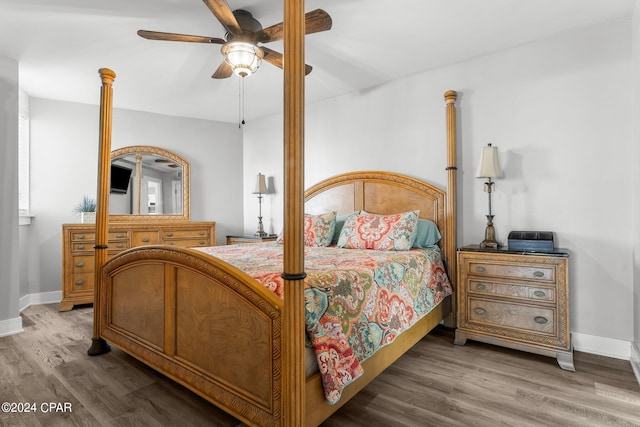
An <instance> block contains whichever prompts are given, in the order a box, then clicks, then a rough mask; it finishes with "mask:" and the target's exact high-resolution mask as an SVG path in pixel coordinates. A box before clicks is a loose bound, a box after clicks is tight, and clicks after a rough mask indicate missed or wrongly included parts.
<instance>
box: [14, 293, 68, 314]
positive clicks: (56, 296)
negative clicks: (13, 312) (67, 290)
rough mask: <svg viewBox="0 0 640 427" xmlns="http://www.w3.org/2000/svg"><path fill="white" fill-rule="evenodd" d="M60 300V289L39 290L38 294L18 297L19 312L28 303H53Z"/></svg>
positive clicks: (28, 304) (27, 305)
mask: <svg viewBox="0 0 640 427" xmlns="http://www.w3.org/2000/svg"><path fill="white" fill-rule="evenodd" d="M61 300H62V291H54V292H41V293H39V294H29V295H25V296H23V297H22V298H20V312H22V310H24V309H25V308H27V307H29V306H30V305H36V304H53V303H57V302H60V301H61Z"/></svg>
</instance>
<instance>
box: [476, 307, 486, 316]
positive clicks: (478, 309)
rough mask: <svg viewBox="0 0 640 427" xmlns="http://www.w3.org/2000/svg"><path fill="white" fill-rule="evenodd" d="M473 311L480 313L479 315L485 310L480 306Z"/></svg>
mask: <svg viewBox="0 0 640 427" xmlns="http://www.w3.org/2000/svg"><path fill="white" fill-rule="evenodd" d="M474 311H475V312H476V314H480V315H483V314H485V313H486V312H487V311H486V310H485V309H484V308H480V307H478V308H476V309H475V310H474Z"/></svg>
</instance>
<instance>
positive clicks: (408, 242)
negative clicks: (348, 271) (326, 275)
mask: <svg viewBox="0 0 640 427" xmlns="http://www.w3.org/2000/svg"><path fill="white" fill-rule="evenodd" d="M419 213H420V211H412V212H404V213H400V214H394V215H375V214H370V213H363V214H359V215H358V214H353V215H351V216H350V217H349V218H348V219H347V220H346V222H345V224H344V227H342V231H341V232H340V238H339V239H338V247H340V248H346V249H375V250H379V251H407V250H409V249H411V246H412V245H413V241H414V239H415V233H416V224H417V223H418V215H419Z"/></svg>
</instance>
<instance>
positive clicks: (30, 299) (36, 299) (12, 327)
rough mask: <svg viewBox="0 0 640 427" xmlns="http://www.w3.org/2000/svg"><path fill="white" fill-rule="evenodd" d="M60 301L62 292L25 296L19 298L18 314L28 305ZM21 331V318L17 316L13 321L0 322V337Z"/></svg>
mask: <svg viewBox="0 0 640 427" xmlns="http://www.w3.org/2000/svg"><path fill="white" fill-rule="evenodd" d="M61 299H62V291H54V292H41V293H38V294H29V295H25V296H23V297H22V298H20V303H19V304H20V312H22V310H24V309H25V308H27V307H29V306H30V305H35V304H53V303H57V302H60V300H61ZM22 331H23V329H22V317H20V316H18V317H16V318H14V319H7V320H0V337H6V336H9V335H14V334H19V333H20V332H22Z"/></svg>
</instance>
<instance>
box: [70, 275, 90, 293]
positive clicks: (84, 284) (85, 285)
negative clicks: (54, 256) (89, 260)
mask: <svg viewBox="0 0 640 427" xmlns="http://www.w3.org/2000/svg"><path fill="white" fill-rule="evenodd" d="M94 279H95V276H94V274H93V273H83V274H72V275H71V285H72V288H73V292H78V291H79V292H82V291H86V292H92V291H93V281H94Z"/></svg>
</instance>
